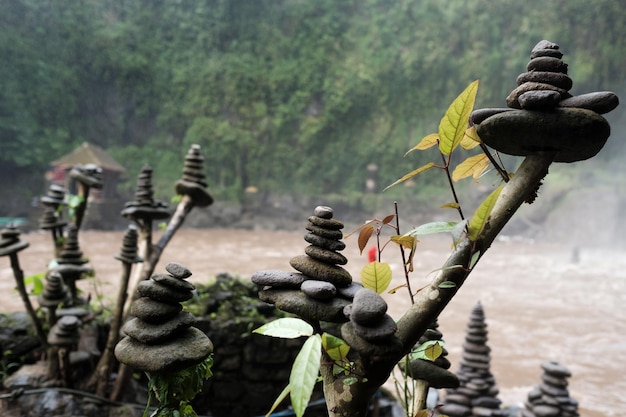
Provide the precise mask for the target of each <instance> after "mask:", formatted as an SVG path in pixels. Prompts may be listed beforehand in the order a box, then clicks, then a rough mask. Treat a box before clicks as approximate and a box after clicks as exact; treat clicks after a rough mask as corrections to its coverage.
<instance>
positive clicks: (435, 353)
mask: <svg viewBox="0 0 626 417" xmlns="http://www.w3.org/2000/svg"><path fill="white" fill-rule="evenodd" d="M442 353H443V348H442V347H441V345H440V344H439V343H433V344H432V345H430V346H428V347H427V348H426V349H425V350H424V355H425V356H426V357H427V358H428V359H430V360H431V361H433V362H434V361H435V360H436V359H437V358H438V357H439V356H441V354H442Z"/></svg>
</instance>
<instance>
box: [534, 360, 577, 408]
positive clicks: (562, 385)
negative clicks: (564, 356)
mask: <svg viewBox="0 0 626 417" xmlns="http://www.w3.org/2000/svg"><path fill="white" fill-rule="evenodd" d="M541 368H542V369H543V375H541V383H540V384H539V385H537V386H535V387H534V388H533V389H532V390H531V391H530V392H529V393H528V399H527V401H526V404H525V408H524V410H522V417H578V416H579V414H578V401H576V400H575V399H574V398H571V397H570V396H569V392H568V390H567V384H568V382H567V378H569V377H570V376H571V375H572V374H571V373H570V371H569V370H568V369H567V368H566V367H564V366H563V365H561V364H559V363H558V362H554V361H550V362H545V363H543V364H542V365H541Z"/></svg>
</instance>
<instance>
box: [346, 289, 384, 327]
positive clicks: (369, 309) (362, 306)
mask: <svg viewBox="0 0 626 417" xmlns="http://www.w3.org/2000/svg"><path fill="white" fill-rule="evenodd" d="M346 312H347V313H348V315H349V316H350V320H351V321H354V322H355V323H357V324H360V325H363V326H367V325H375V324H378V323H379V322H380V320H382V318H383V317H384V316H385V313H386V312H387V303H386V302H385V300H384V299H383V298H382V297H381V296H380V295H378V294H377V293H376V292H375V291H372V290H370V289H368V288H363V289H362V290H360V291H358V292H357V293H356V295H355V296H354V300H352V305H351V307H350V309H348V310H347V311H346Z"/></svg>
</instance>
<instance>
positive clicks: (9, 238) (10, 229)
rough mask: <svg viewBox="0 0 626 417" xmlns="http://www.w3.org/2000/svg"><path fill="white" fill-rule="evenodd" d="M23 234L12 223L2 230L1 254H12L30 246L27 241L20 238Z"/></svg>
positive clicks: (0, 236)
mask: <svg viewBox="0 0 626 417" xmlns="http://www.w3.org/2000/svg"><path fill="white" fill-rule="evenodd" d="M21 234H22V233H21V232H20V231H19V229H18V228H16V227H15V226H14V225H12V224H10V225H8V226H7V227H6V228H4V229H2V231H0V256H7V255H11V254H14V253H17V252H19V251H21V250H22V249H26V248H27V247H28V242H27V241H25V240H20V235H21Z"/></svg>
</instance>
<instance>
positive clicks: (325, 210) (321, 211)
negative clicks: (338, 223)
mask: <svg viewBox="0 0 626 417" xmlns="http://www.w3.org/2000/svg"><path fill="white" fill-rule="evenodd" d="M313 215H315V216H317V217H321V218H322V219H332V218H333V209H332V208H330V207H328V206H317V207H315V210H313Z"/></svg>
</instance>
